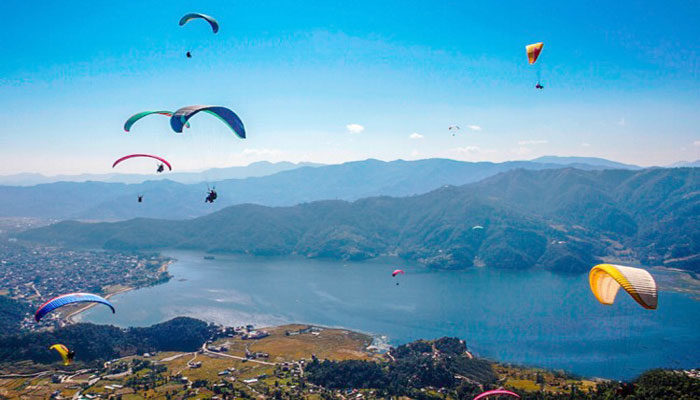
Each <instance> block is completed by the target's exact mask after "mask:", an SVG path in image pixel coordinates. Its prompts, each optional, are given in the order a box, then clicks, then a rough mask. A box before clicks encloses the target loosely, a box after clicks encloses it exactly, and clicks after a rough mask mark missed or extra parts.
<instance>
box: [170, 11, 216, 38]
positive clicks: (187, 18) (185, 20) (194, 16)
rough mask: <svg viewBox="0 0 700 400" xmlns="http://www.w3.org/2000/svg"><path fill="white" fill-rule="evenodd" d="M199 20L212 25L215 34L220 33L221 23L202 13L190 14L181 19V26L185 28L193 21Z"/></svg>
mask: <svg viewBox="0 0 700 400" xmlns="http://www.w3.org/2000/svg"><path fill="white" fill-rule="evenodd" d="M198 18H201V19H203V20H205V21H207V22H208V23H209V25H211V30H212V31H214V33H217V32H218V31H219V22H217V21H216V20H215V19H214V18H213V17H210V16H208V15H205V14H200V13H189V14H187V15H185V16H184V17H182V18H180V26H183V25H185V24H186V23H188V22H190V21H192V20H193V19H198Z"/></svg>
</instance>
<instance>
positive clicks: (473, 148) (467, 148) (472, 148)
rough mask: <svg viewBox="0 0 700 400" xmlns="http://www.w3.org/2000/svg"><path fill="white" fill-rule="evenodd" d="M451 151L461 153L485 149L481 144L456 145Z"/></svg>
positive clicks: (471, 152)
mask: <svg viewBox="0 0 700 400" xmlns="http://www.w3.org/2000/svg"><path fill="white" fill-rule="evenodd" d="M450 151H451V152H453V153H461V154H476V153H482V152H483V150H482V149H481V147H479V146H464V147H455V148H454V149H450Z"/></svg>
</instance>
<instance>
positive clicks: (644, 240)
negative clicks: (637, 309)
mask: <svg viewBox="0 0 700 400" xmlns="http://www.w3.org/2000/svg"><path fill="white" fill-rule="evenodd" d="M440 161H444V160H440ZM374 163H376V162H369V163H361V165H362V166H364V167H366V168H370V167H371V166H372V165H373V164H374ZM419 164H420V163H419ZM388 165H392V163H388ZM472 165H473V164H472ZM494 165H500V167H501V168H504V167H503V165H502V164H491V167H492V168H493V166H494ZM336 168H348V166H347V165H345V166H336ZM319 170H321V169H314V170H313V171H319ZM297 171H301V169H300V170H297ZM292 172H294V171H289V172H287V173H285V174H290V173H292ZM432 173H433V174H435V171H432ZM372 176H374V175H372ZM433 178H434V179H433V180H437V179H436V177H433ZM310 186H311V187H313V183H312V184H311V185H310ZM414 190H415V188H414ZM477 225H482V226H483V227H484V229H474V227H475V226H477ZM20 237H21V238H24V239H29V240H36V241H41V242H45V243H58V244H68V245H80V246H90V247H103V248H107V249H129V250H142V249H160V248H180V249H195V250H204V251H210V252H232V253H244V254H254V255H288V254H298V255H303V256H306V257H320V258H337V259H352V260H361V259H367V258H372V257H377V256H382V255H398V256H400V257H403V258H405V259H407V260H411V261H416V262H420V263H424V264H426V265H431V266H436V267H443V268H444V267H446V268H465V267H470V266H474V265H476V266H487V267H500V268H518V269H523V268H532V267H540V268H546V269H550V270H555V271H567V272H582V271H585V270H587V269H589V268H590V266H591V265H592V264H593V263H595V262H597V261H599V260H601V259H602V258H604V257H609V258H614V259H616V260H621V261H625V262H627V263H636V262H641V263H642V264H645V265H666V266H673V267H677V268H684V269H688V270H695V271H700V247H699V246H700V170H698V169H696V168H674V169H644V170H638V171H633V170H589V171H585V170H580V169H574V168H557V169H551V168H550V169H542V170H525V169H517V170H510V171H507V172H504V173H500V174H497V175H495V176H491V177H489V178H487V179H484V180H482V181H480V182H477V183H472V184H467V185H463V186H460V187H454V186H445V187H441V188H439V189H437V190H434V191H431V192H429V193H426V194H422V195H416V196H408V197H402V198H392V197H385V196H383V197H371V198H365V199H361V200H357V201H354V202H346V201H340V200H326V201H317V202H312V203H306V204H300V205H297V206H291V207H276V208H271V207H265V206H261V205H251V204H245V205H239V206H234V207H229V208H226V209H224V210H221V211H219V212H216V213H213V214H211V215H207V216H204V217H200V218H196V219H192V220H182V221H167V220H154V219H134V220H130V221H125V222H118V223H79V222H62V223H58V224H55V225H52V226H49V227H45V228H39V229H35V230H32V231H28V232H25V233H24V234H22V235H21V236H20Z"/></svg>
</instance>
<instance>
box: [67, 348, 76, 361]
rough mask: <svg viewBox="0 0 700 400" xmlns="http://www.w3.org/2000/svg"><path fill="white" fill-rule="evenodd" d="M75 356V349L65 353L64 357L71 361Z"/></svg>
mask: <svg viewBox="0 0 700 400" xmlns="http://www.w3.org/2000/svg"><path fill="white" fill-rule="evenodd" d="M74 357H75V351H73V350H71V351H69V352H68V354H66V358H67V359H68V360H70V361H73V358H74Z"/></svg>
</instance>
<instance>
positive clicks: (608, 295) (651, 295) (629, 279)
mask: <svg viewBox="0 0 700 400" xmlns="http://www.w3.org/2000/svg"><path fill="white" fill-rule="evenodd" d="M588 280H589V283H590V285H591V291H593V294H594V295H595V297H596V299H598V301H599V302H601V303H602V304H606V305H612V304H613V303H614V302H615V296H616V295H617V292H618V290H619V289H620V286H622V288H623V289H625V291H626V292H627V293H628V294H629V295H630V296H632V298H633V299H634V301H636V302H637V303H638V304H639V305H640V306H642V307H644V308H646V309H648V310H655V309H656V306H657V301H658V292H657V289H656V281H654V278H653V277H652V276H651V274H650V273H649V272H648V271H647V270H645V269H642V268H633V267H624V266H621V265H613V264H598V265H596V266H595V267H593V268H592V269H591V272H590V273H589V274H588Z"/></svg>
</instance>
